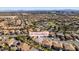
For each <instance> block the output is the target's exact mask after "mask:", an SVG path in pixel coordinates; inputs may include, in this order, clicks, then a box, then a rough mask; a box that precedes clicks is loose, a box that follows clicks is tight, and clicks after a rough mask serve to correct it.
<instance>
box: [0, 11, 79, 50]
mask: <svg viewBox="0 0 79 59" xmlns="http://www.w3.org/2000/svg"><path fill="white" fill-rule="evenodd" d="M67 11H68V10H67ZM67 11H62V10H59V11H27V12H25V11H23V12H0V51H79V13H78V12H77V11H69V12H67ZM30 33H31V34H30Z"/></svg>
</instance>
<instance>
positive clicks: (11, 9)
mask: <svg viewBox="0 0 79 59" xmlns="http://www.w3.org/2000/svg"><path fill="white" fill-rule="evenodd" d="M64 9H71V10H79V7H0V11H16V10H64Z"/></svg>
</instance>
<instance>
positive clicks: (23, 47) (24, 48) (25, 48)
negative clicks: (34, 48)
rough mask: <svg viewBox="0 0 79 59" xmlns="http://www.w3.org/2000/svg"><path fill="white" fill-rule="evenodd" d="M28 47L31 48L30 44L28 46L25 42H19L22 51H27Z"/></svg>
mask: <svg viewBox="0 0 79 59" xmlns="http://www.w3.org/2000/svg"><path fill="white" fill-rule="evenodd" d="M30 48H31V46H29V45H28V44H26V43H22V44H21V50H22V51H29V50H30Z"/></svg>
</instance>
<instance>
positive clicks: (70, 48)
mask: <svg viewBox="0 0 79 59" xmlns="http://www.w3.org/2000/svg"><path fill="white" fill-rule="evenodd" d="M63 49H64V50H65V51H75V47H74V46H73V45H72V44H70V43H63Z"/></svg>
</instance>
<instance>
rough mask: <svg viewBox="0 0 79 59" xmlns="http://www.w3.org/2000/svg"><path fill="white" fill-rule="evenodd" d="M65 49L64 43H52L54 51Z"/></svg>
mask: <svg viewBox="0 0 79 59" xmlns="http://www.w3.org/2000/svg"><path fill="white" fill-rule="evenodd" d="M62 48H63V45H62V42H59V41H52V49H55V50H61V49H62Z"/></svg>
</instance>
